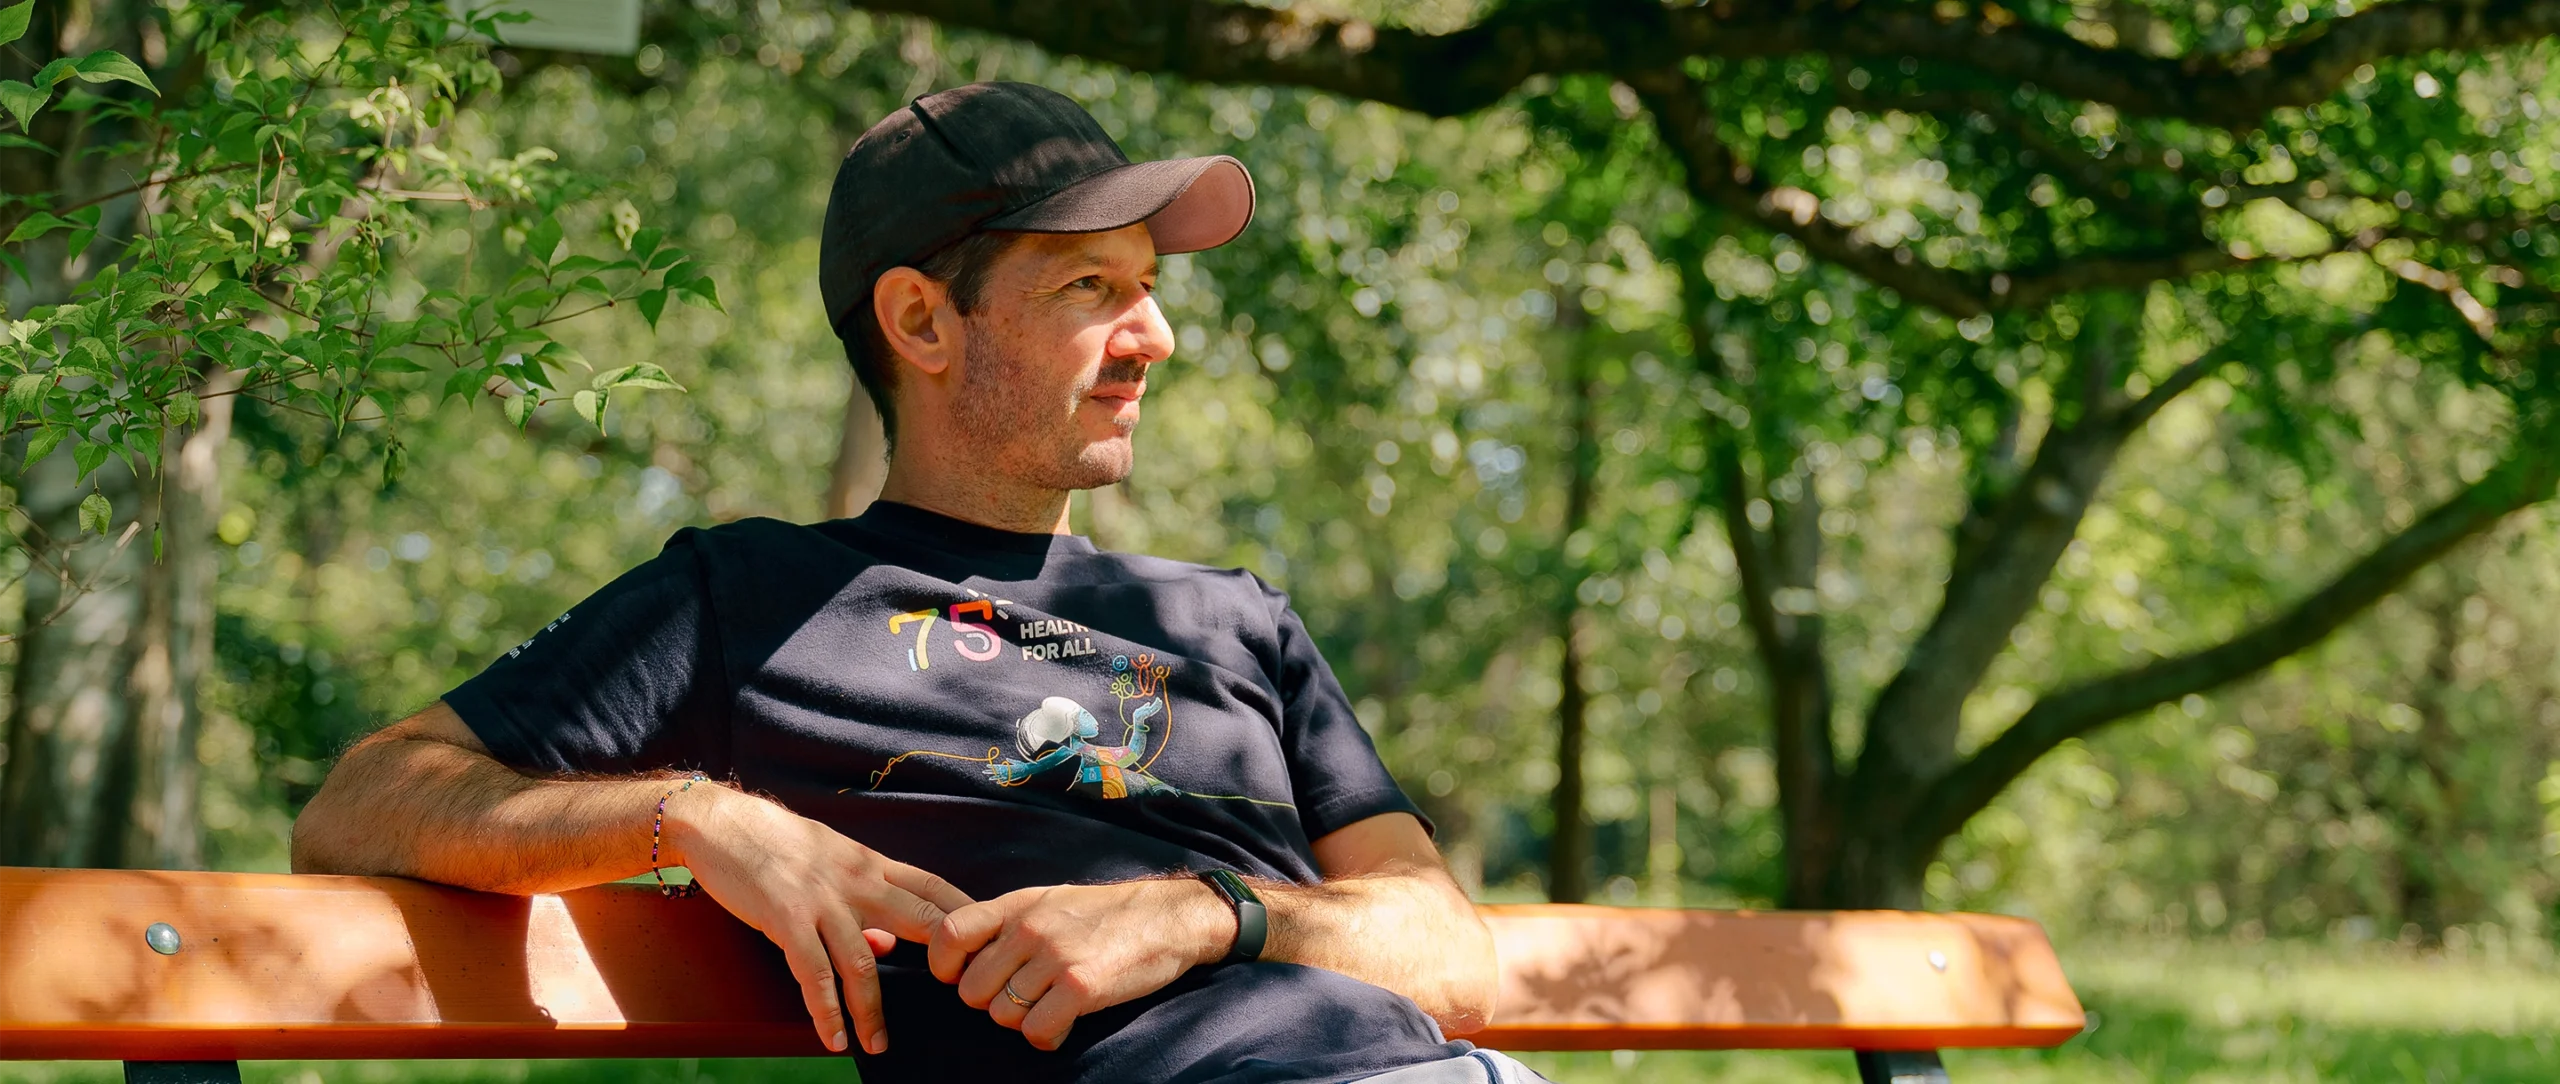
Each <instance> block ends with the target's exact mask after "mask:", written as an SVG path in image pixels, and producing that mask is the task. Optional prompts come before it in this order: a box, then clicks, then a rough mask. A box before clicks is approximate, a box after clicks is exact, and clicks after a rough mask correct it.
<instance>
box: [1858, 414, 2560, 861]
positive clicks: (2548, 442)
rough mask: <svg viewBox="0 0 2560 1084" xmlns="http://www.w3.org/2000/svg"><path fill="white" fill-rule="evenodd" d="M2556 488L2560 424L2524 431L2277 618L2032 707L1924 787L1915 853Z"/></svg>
mask: <svg viewBox="0 0 2560 1084" xmlns="http://www.w3.org/2000/svg"><path fill="white" fill-rule="evenodd" d="M2555 484H2560V426H2554V425H2552V424H2550V423H2548V422H2545V423H2543V424H2541V425H2538V426H2535V427H2533V428H2532V429H2529V430H2527V431H2526V432H2523V433H2520V434H2519V435H2518V437H2517V439H2516V442H2515V445H2514V448H2513V450H2512V451H2511V452H2510V453H2509V455H2508V457H2507V458H2506V460H2504V461H2503V462H2501V463H2500V464H2499V465H2498V466H2497V467H2496V468H2494V469H2492V470H2491V471H2490V472H2489V474H2488V475H2487V476H2486V477H2483V478H2482V479H2481V480H2480V481H2478V482H2476V483H2473V484H2472V485H2470V486H2468V487H2465V488H2464V489H2463V490H2462V492H2461V493H2459V494H2456V495H2455V496H2454V497H2453V498H2452V499H2451V500H2448V501H2446V502H2445V503H2443V504H2442V505H2439V506H2437V507H2436V508H2435V509H2434V510H2433V511H2431V512H2429V513H2427V515H2426V516H2425V517H2424V518H2422V519H2420V520H2418V522H2416V523H2414V524H2411V525H2410V526H2409V527H2408V528H2407V529H2406V530H2403V531H2401V532H2400V533H2399V534H2397V535H2394V536H2392V537H2391V538H2390V539H2389V540H2388V541H2385V542H2384V543H2382V545H2380V546H2378V547H2376V548H2375V549H2374V550H2373V551H2372V552H2371V553H2368V554H2366V555H2365V556H2364V558H2363V559H2361V560H2358V561H2357V562H2356V563H2355V564H2353V565H2350V566H2348V568H2347V569H2346V570H2345V571H2343V572H2341V573H2339V574H2338V576H2337V577H2336V578H2335V579H2332V580H2330V581H2329V583H2328V584H2327V585H2326V586H2323V587H2322V588H2320V589H2319V590H2317V591H2315V592H2313V593H2312V594H2311V595H2310V596H2309V597H2307V598H2305V599H2303V600H2302V601H2301V602H2298V603H2296V604H2294V606H2293V608H2291V609H2289V610H2287V611H2285V612H2284V613H2283V614H2280V615H2278V616H2277V617H2275V618H2274V619H2272V620H2269V621H2267V622H2265V623H2263V624H2260V625H2257V626H2255V627H2253V628H2250V629H2249V630H2247V631H2245V632H2242V633H2240V634H2239V635H2237V636H2234V637H2232V638H2231V639H2229V640H2226V641H2224V642H2222V643H2220V644H2216V645H2214V646H2212V647H2209V648H2205V649H2202V650H2199V651H2195V652H2191V653H2188V654H2185V655H2180V656H2178V657H2176V658H2170V659H2162V660H2160V661H2158V662H2154V663H2151V664H2148V665H2145V666H2140V667H2136V668H2134V669H2131V670H2127V671H2123V672H2120V673H2116V674H2111V675H2108V676H2106V677H2102V678H2099V679H2097V680H2094V681H2090V682H2086V683H2083V684H2080V685H2077V686H2073V687H2071V688H2068V689H2064V690H2062V691H2060V692H2057V693H2052V694H2049V695H2047V696H2045V697H2044V698H2043V699H2040V700H2038V701H2037V702H2036V703H2035V705H2034V706H2033V707H2030V708H2028V709H2027V712H2026V714H2025V715H2022V716H2020V717H2019V719H2018V721H2017V722H2016V723H2014V724H2012V725H2011V726H2010V727H2009V729H2008V730H2006V731H2004V732H2002V733H2001V735H2000V736H1999V737H1997V738H1994V739H1992V740H1991V742H1990V743H1988V744H1986V745H1984V746H1983V747H1982V748H1981V749H1979V750H1976V751H1975V752H1974V754H1973V756H1972V757H1970V758H1968V759H1967V760H1966V761H1965V762H1964V763H1962V764H1961V765H1958V766H1957V767H1956V768H1954V769H1953V770H1951V771H1949V772H1947V773H1946V774H1945V775H1944V776H1942V777H1940V778H1938V779H1937V780H1935V781H1934V782H1932V783H1931V784H1929V786H1928V788H1927V790H1926V791H1925V792H1924V793H1923V795H1922V797H1921V799H1920V801H1919V803H1918V804H1917V805H1916V806H1915V807H1914V808H1913V809H1912V811H1911V815H1910V817H1909V819H1908V820H1907V821H1906V822H1905V823H1906V825H1907V827H1906V828H1905V831H1906V832H1907V833H1908V836H1907V837H1906V838H1907V842H1908V843H1909V844H1910V846H1911V847H1912V848H1913V850H1912V851H1911V853H1915V854H1931V853H1935V851H1936V847H1937V845H1938V844H1939V843H1940V842H1942V841H1944V840H1945V839H1946V838H1947V837H1948V836H1951V835H1953V834H1954V833H1955V831H1956V830H1957V829H1958V828H1960V827H1962V826H1963V825H1964V822H1965V821H1966V820H1968V819H1970V818H1971V817H1972V816H1973V815H1974V814H1976V813H1979V812H1981V811H1982V809H1983V807H1985V806H1988V805H1990V804H1991V801H1992V799H1993V798H1996V797H1998V796H1999V794H2000V792H2001V791H2002V790H2005V789H2007V787H2008V785H2009V783H2010V781H2012V780H2014V779H2016V778H2017V777H2018V776H2019V775H2020V774H2021V773H2023V772H2025V771H2026V770H2027V767H2028V766H2029V765H2032V764H2034V763H2035V762H2036V760H2037V759H2038V758H2040V757H2042V756H2044V755H2045V754H2046V753H2049V752H2052V751H2053V749H2054V747H2056V746H2058V745H2061V744H2062V743H2063V742H2065V741H2068V740H2070V739H2072V738H2076V737H2080V736H2081V735H2084V734H2087V733H2089V732H2091V731H2093V730H2096V729H2098V728H2099V727H2101V726H2104V725H2106V724H2108V723H2111V722H2114V721H2115V720H2118V719H2122V718H2124V717H2126V716H2128V715H2132V714H2134V713H2135V712H2139V711H2142V710H2143V709H2146V708H2149V707H2152V706H2154V705H2158V704H2165V703H2168V702H2170V701H2174V700H2177V699H2179V698H2181V697H2184V696H2187V695H2189V694H2191V693H2201V692H2207V691H2210V690H2212V689H2215V688H2219V687H2221V686H2223V685H2227V684H2230V683H2231V682H2234V681H2238V680H2240V679H2241V678H2245V677H2248V676H2250V675H2252V674H2255V673H2257V672H2259V671H2260V670H2264V669H2266V668H2267V667H2269V666H2272V665H2274V664H2275V663H2276V662H2277V661H2278V660H2280V659H2284V658H2286V657H2288V656H2291V655H2293V654H2294V653H2296V652H2299V651H2302V650H2304V649H2306V648H2309V647H2310V646H2312V645H2313V644H2316V643H2319V642H2320V641H2321V640H2323V639H2326V638H2328V636H2329V635H2330V634H2331V633H2334V632H2336V631H2337V630H2338V629H2339V627H2340V626H2343V625H2345V624H2346V623H2347V622H2348V621H2350V620H2352V619H2354V618H2355V617H2356V616H2357V615H2359V614H2362V613H2363V612H2365V611H2366V610H2367V609H2370V608H2372V606H2373V605H2374V604H2375V603H2377V602H2380V601H2381V600H2382V599H2383V598H2384V597H2385V596H2387V595H2389V594H2391V593H2392V592H2393V591H2396V590H2398V589H2399V588H2400V586H2401V585H2402V584H2404V583H2406V582H2408V580H2409V578H2410V577H2411V576H2414V575H2416V574H2417V573H2418V572H2419V571H2420V570H2421V569H2424V568H2426V567H2427V566H2428V565H2430V564H2433V563H2434V562H2435V561H2436V560H2437V559H2439V558H2441V557H2443V556H2444V555H2445V554H2446V553H2448V552H2450V551H2451V550H2452V549H2453V548H2454V547H2455V546H2458V545H2461V544H2462V543H2463V542H2465V541H2468V540H2469V539H2472V538H2474V537H2477V536H2479V535H2480V534H2482V533H2484V532H2486V531H2488V530H2489V529H2490V528H2492V527H2495V526H2496V525H2497V524H2498V522H2499V521H2500V520H2502V519H2504V518H2505V517H2506V516H2507V515H2508V514H2509V513H2512V512H2515V511H2518V510H2520V509H2523V508H2528V507H2531V506H2533V505H2535V504H2538V503H2541V502H2543V501H2546V500H2549V499H2551V497H2552V493H2553V487H2554V486H2555Z"/></svg>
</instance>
